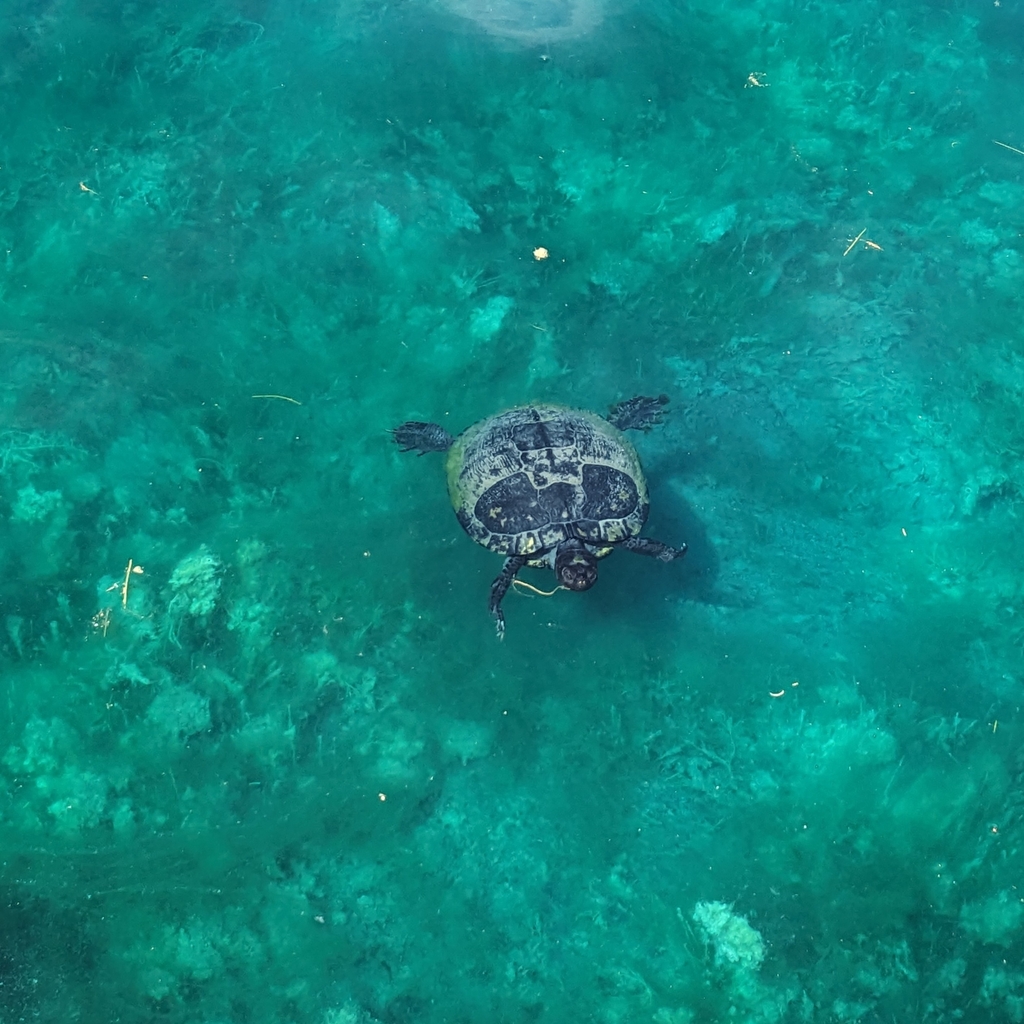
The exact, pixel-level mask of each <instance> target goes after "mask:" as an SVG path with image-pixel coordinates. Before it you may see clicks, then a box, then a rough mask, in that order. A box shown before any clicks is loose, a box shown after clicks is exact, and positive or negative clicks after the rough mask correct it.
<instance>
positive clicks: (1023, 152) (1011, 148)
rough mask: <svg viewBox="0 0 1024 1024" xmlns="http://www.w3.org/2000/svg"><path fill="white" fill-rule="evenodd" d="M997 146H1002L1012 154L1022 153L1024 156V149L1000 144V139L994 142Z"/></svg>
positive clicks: (1003, 143)
mask: <svg viewBox="0 0 1024 1024" xmlns="http://www.w3.org/2000/svg"><path fill="white" fill-rule="evenodd" d="M992 141H993V142H994V143H995V144H996V145H997V146H1002V147H1003V149H1008V150H1009V151H1010V152H1011V153H1020V155H1021V156H1024V149H1018V148H1017V147H1016V146H1008V145H1007V144H1006V143H1005V142H1000V141H999V140H998V139H993V140H992Z"/></svg>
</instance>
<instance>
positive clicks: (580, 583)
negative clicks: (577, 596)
mask: <svg viewBox="0 0 1024 1024" xmlns="http://www.w3.org/2000/svg"><path fill="white" fill-rule="evenodd" d="M555 577H556V578H557V579H558V582H559V584H561V586H563V587H565V588H566V590H589V589H590V588H591V587H592V586H593V585H594V584H595V583H596V582H597V559H596V558H595V557H594V556H593V555H592V554H591V553H590V552H589V551H588V550H587V549H586V547H584V545H583V542H582V541H579V540H567V541H563V542H562V543H561V544H559V545H558V551H557V552H556V553H555Z"/></svg>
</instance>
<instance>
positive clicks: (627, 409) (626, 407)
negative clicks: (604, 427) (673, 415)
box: [607, 395, 668, 430]
mask: <svg viewBox="0 0 1024 1024" xmlns="http://www.w3.org/2000/svg"><path fill="white" fill-rule="evenodd" d="M666 405H668V395H658V397H657V398H647V397H645V396H644V395H637V396H636V398H630V399H627V400H626V401H625V402H619V403H618V404H616V405H613V406H612V409H611V412H609V413H608V416H607V420H608V422H609V423H610V424H611V425H612V426H613V427H618V428H619V430H650V429H651V427H654V426H657V425H658V424H659V423H660V422H661V417H662V412H663V407H664V406H666Z"/></svg>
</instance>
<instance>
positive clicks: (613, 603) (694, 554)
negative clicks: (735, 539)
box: [595, 469, 735, 624]
mask: <svg viewBox="0 0 1024 1024" xmlns="http://www.w3.org/2000/svg"><path fill="white" fill-rule="evenodd" d="M652 476H653V481H652V480H651V479H649V481H648V490H649V493H650V499H651V510H652V511H651V515H650V517H649V518H648V520H647V523H646V525H645V526H644V529H643V534H642V536H644V537H650V538H652V539H654V540H659V541H661V542H662V543H664V544H671V545H673V546H678V545H679V544H681V543H683V542H685V543H686V545H687V550H686V555H685V556H684V557H683V558H681V559H677V560H676V561H674V562H667V563H666V562H659V561H658V560H657V559H655V558H648V557H645V556H643V555H634V554H631V553H629V552H627V551H616V552H615V553H614V554H613V555H611V556H610V557H609V558H607V559H605V560H603V561H602V562H601V578H600V579H599V581H598V586H597V587H596V588H595V597H597V596H598V594H597V590H598V589H600V591H601V594H600V597H599V598H598V600H597V601H596V602H595V603H596V604H597V608H598V612H599V613H600V614H604V613H608V614H614V615H616V616H620V617H621V615H622V614H623V607H628V608H629V609H630V614H631V615H633V616H635V617H636V618H638V619H641V620H642V621H643V622H644V623H645V624H649V623H650V622H651V621H652V620H656V619H661V618H668V617H670V616H671V611H672V608H673V606H674V605H675V604H676V603H677V602H679V601H696V602H700V603H702V604H711V605H727V604H729V605H731V604H735V598H734V597H732V596H730V595H727V594H725V593H724V592H722V591H721V590H720V589H719V587H718V578H719V571H720V559H719V556H718V553H717V551H716V550H715V546H714V543H713V542H712V540H711V538H710V536H709V535H708V531H707V527H706V526H705V524H704V521H703V519H702V518H701V517H700V516H699V515H698V514H697V511H696V510H695V509H694V508H693V506H692V505H690V504H689V502H687V501H686V499H685V498H683V497H682V495H680V493H679V492H678V490H676V489H675V488H673V487H672V486H671V485H670V484H669V483H668V481H667V480H664V479H663V478H659V476H658V475H657V469H655V473H654V474H652ZM654 481H660V482H654Z"/></svg>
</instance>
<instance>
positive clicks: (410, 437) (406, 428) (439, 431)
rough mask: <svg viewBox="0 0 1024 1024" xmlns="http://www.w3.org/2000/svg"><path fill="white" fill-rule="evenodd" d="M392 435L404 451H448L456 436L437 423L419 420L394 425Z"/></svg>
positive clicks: (422, 452)
mask: <svg viewBox="0 0 1024 1024" xmlns="http://www.w3.org/2000/svg"><path fill="white" fill-rule="evenodd" d="M391 436H392V437H393V438H394V439H395V443H396V444H397V445H398V446H399V447H400V448H401V449H402V451H403V452H418V453H419V454H420V455H426V453H427V452H446V451H448V449H449V448H451V446H452V441H453V440H454V438H453V437H452V435H451V434H449V433H448V431H447V430H445V429H444V427H442V426H440V425H439V424H437V423H421V422H420V421H419V420H406V422H405V423H402V424H400V425H399V426H397V427H394V428H393V429H392V431H391Z"/></svg>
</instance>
